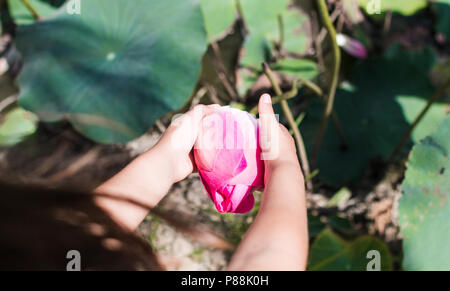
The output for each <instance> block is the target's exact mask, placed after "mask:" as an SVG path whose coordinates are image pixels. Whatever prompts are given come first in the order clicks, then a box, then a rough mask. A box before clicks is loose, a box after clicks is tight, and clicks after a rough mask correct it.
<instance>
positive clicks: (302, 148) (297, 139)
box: [262, 62, 312, 191]
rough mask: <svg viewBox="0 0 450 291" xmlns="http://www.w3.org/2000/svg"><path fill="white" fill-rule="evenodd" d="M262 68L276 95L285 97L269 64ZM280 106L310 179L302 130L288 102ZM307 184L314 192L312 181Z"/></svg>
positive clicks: (304, 172)
mask: <svg viewBox="0 0 450 291" xmlns="http://www.w3.org/2000/svg"><path fill="white" fill-rule="evenodd" d="M262 68H263V72H264V74H265V75H266V76H267V78H268V79H269V81H270V83H271V84H272V87H273V89H274V91H275V94H277V95H278V96H281V95H283V92H282V91H281V89H280V86H278V84H277V82H276V81H275V78H274V77H273V73H272V70H271V69H270V68H269V66H268V65H267V63H265V62H264V63H262ZM280 104H281V110H283V114H284V116H285V117H286V120H287V122H288V124H289V127H290V128H291V129H292V130H293V132H294V138H295V142H296V144H297V149H298V154H299V158H300V161H301V164H302V168H303V175H304V176H305V177H309V175H310V172H309V162H308V156H307V155H306V150H305V144H304V142H303V138H302V135H301V133H300V130H299V129H298V127H297V124H296V123H295V119H294V116H293V115H292V112H291V109H290V108H289V104H288V103H287V101H286V100H281V102H280ZM305 183H306V189H307V190H308V191H312V182H311V180H308V181H305Z"/></svg>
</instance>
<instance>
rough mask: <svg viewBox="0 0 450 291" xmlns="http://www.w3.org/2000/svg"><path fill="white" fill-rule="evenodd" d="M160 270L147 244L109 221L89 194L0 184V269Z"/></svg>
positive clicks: (109, 218)
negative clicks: (73, 265) (74, 259)
mask: <svg viewBox="0 0 450 291" xmlns="http://www.w3.org/2000/svg"><path fill="white" fill-rule="evenodd" d="M70 250H77V251H79V253H80V255H81V269H82V270H162V269H163V268H162V266H161V265H160V264H159V263H158V261H157V259H156V256H155V254H154V253H153V251H152V249H151V247H150V245H149V244H148V243H147V242H146V241H144V240H143V239H142V238H140V237H138V236H137V235H136V234H135V233H133V232H131V231H129V230H126V229H125V228H123V227H121V226H120V225H118V224H117V223H116V222H114V221H113V220H112V219H111V217H110V216H109V215H108V214H107V213H106V212H105V211H103V210H102V209H101V208H99V207H98V206H97V205H96V204H95V203H94V196H93V194H83V193H76V192H71V191H65V190H50V189H35V188H30V187H21V186H11V185H5V184H0V270H66V266H67V263H68V262H69V260H70V259H67V258H66V255H67V253H68V252H69V251H70Z"/></svg>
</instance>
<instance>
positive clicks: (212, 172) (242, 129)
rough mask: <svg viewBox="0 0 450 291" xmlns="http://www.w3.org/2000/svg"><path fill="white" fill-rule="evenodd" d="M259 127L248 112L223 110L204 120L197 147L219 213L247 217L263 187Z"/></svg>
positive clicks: (199, 163)
mask: <svg viewBox="0 0 450 291" xmlns="http://www.w3.org/2000/svg"><path fill="white" fill-rule="evenodd" d="M258 135H259V129H258V123H257V122H256V120H255V118H254V117H253V116H251V115H250V114H248V113H247V112H245V111H241V110H238V109H234V108H230V107H222V108H220V109H219V110H217V111H216V112H215V113H213V114H211V115H209V116H207V117H205V118H204V119H203V122H202V128H201V130H200V134H199V137H198V138H197V141H196V143H195V146H194V159H195V163H196V166H197V169H198V172H199V174H200V178H201V181H202V183H203V186H204V188H205V190H206V192H207V193H208V195H209V197H210V198H211V200H212V201H213V202H214V204H215V206H216V209H217V211H219V212H220V213H224V212H232V213H245V212H248V211H250V210H251V209H252V208H253V205H254V203H255V200H254V197H253V194H252V191H253V190H254V189H255V187H260V186H262V185H263V169H264V167H263V162H262V161H261V159H260V153H261V149H260V147H259V143H258Z"/></svg>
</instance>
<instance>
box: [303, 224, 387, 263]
mask: <svg viewBox="0 0 450 291" xmlns="http://www.w3.org/2000/svg"><path fill="white" fill-rule="evenodd" d="M370 251H377V252H378V253H379V259H380V270H383V271H387V270H392V256H391V254H390V252H389V248H388V246H387V245H386V244H385V243H384V242H383V241H382V240H380V239H378V238H376V237H371V236H368V235H365V236H361V237H358V238H357V239H355V240H354V241H351V242H349V241H346V240H343V239H342V238H341V237H339V236H338V235H336V234H335V233H334V232H333V231H332V230H331V229H329V228H326V229H324V230H323V231H322V232H321V233H320V234H319V235H318V236H317V238H316V239H315V240H314V243H313V244H312V246H311V251H310V256H309V263H308V269H309V270H314V271H366V270H367V265H368V264H369V262H370V261H371V258H372V257H371V256H370V253H369V252H370Z"/></svg>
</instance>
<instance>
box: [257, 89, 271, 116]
mask: <svg viewBox="0 0 450 291" xmlns="http://www.w3.org/2000/svg"><path fill="white" fill-rule="evenodd" d="M258 112H259V115H260V116H261V115H263V114H268V115H273V114H274V113H273V107H272V97H270V95H269V94H267V93H265V94H262V95H261V97H260V98H259V103H258Z"/></svg>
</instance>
